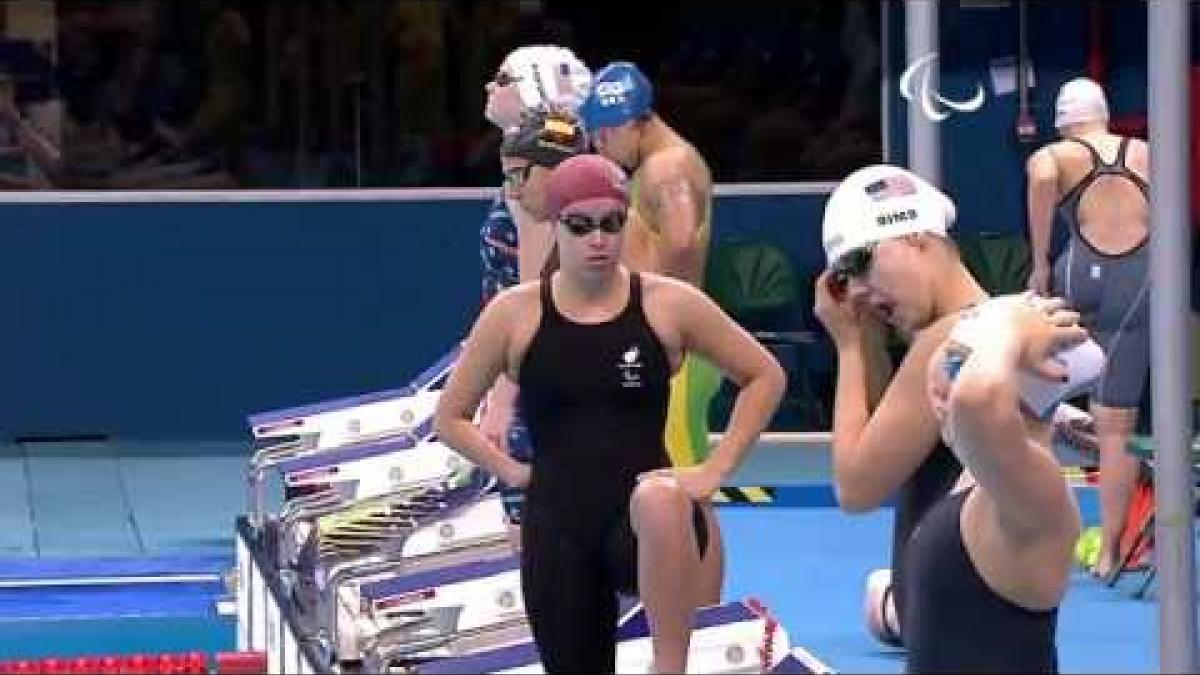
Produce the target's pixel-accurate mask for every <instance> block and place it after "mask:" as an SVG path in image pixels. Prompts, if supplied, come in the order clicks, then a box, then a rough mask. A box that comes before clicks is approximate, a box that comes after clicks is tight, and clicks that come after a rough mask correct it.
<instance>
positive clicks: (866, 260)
mask: <svg viewBox="0 0 1200 675" xmlns="http://www.w3.org/2000/svg"><path fill="white" fill-rule="evenodd" d="M874 254H875V245H874V244H867V245H866V246H860V247H858V248H852V249H850V250H849V251H846V252H845V253H843V254H842V255H841V256H840V257H839V258H838V259H837V260H835V261H833V265H832V266H831V267H830V268H829V272H830V274H832V275H833V280H834V281H835V282H836V283H838V284H841V285H845V284H846V283H847V282H849V281H850V280H851V279H861V278H863V277H864V276H866V274H867V272H868V271H869V270H870V269H871V258H872V257H874Z"/></svg>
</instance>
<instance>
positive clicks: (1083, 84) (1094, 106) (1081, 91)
mask: <svg viewBox="0 0 1200 675" xmlns="http://www.w3.org/2000/svg"><path fill="white" fill-rule="evenodd" d="M1107 121H1108V101H1107V100H1106V99H1105V96H1104V89H1103V88H1102V87H1101V86H1100V85H1099V84H1096V82H1094V81H1093V80H1090V79H1088V78H1086V77H1077V78H1075V79H1073V80H1070V81H1068V82H1066V83H1065V84H1063V86H1062V87H1060V88H1059V90H1058V97H1057V98H1055V100H1054V127H1055V128H1056V129H1062V128H1063V127H1067V126H1070V125H1072V124H1082V123H1084V122H1107Z"/></svg>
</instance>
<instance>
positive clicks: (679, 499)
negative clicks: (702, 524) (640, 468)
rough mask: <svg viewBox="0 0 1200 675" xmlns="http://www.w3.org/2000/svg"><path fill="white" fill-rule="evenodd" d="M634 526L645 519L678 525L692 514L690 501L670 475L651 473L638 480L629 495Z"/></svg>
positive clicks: (684, 491)
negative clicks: (631, 493) (651, 474)
mask: <svg viewBox="0 0 1200 675" xmlns="http://www.w3.org/2000/svg"><path fill="white" fill-rule="evenodd" d="M629 511H630V514H631V515H632V516H633V524H634V529H635V530H636V529H637V527H638V524H639V523H641V524H645V523H649V522H655V523H664V524H678V523H679V522H682V520H683V519H685V518H690V517H691V514H692V500H691V497H690V496H689V495H688V493H687V491H686V490H684V489H683V486H682V485H680V484H679V481H677V480H676V479H675V477H674V476H670V475H653V476H648V477H646V478H644V479H642V480H640V481H638V484H637V485H636V486H635V487H634V489H633V495H632V496H631V497H630V498H629Z"/></svg>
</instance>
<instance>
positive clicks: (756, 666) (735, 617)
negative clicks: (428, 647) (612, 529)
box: [376, 601, 833, 675]
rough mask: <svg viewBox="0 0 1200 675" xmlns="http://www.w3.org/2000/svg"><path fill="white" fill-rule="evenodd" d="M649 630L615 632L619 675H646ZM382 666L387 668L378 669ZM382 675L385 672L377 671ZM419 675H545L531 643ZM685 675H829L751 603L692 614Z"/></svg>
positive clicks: (640, 619)
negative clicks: (728, 674)
mask: <svg viewBox="0 0 1200 675" xmlns="http://www.w3.org/2000/svg"><path fill="white" fill-rule="evenodd" d="M651 658H652V651H651V641H650V633H649V626H648V624H647V622H646V618H645V613H644V610H642V609H641V608H640V607H638V608H637V609H635V610H634V612H633V613H632V614H630V615H627V616H626V617H625V618H624V620H623V621H622V622H621V625H620V626H619V628H618V630H617V672H618V673H645V672H649V668H650V663H651ZM376 665H386V664H376ZM376 672H384V671H376ZM409 672H413V673H421V674H422V675H434V674H437V675H448V674H450V673H512V674H516V673H544V672H545V670H544V669H543V667H542V664H541V662H540V661H539V659H538V654H537V648H536V646H535V645H534V644H533V642H532V641H524V642H519V643H516V644H513V645H509V646H507V647H501V648H498V649H493V650H488V651H482V652H479V653H477V654H472V655H470V656H464V657H456V658H446V659H437V660H430V661H426V662H424V663H421V664H417V665H415V666H410V670H409ZM687 672H689V673H832V672H833V671H831V670H830V669H829V668H828V667H827V666H825V665H824V664H822V663H821V662H820V661H818V660H817V659H816V658H815V657H813V656H812V655H811V654H809V653H808V652H807V651H805V650H803V649H794V648H792V646H791V644H790V642H789V638H788V635H787V632H786V631H785V630H784V629H783V628H782V627H780V626H779V625H778V624H777V623H776V622H775V620H774V619H773V618H772V617H771V616H770V615H769V614H767V613H766V612H765V611H763V610H762V609H761V605H757V603H755V602H753V601H742V602H731V603H726V604H722V605H715V606H712V607H705V608H702V609H700V610H697V612H696V621H695V624H694V627H693V633H692V640H691V648H690V650H689V652H688V670H687Z"/></svg>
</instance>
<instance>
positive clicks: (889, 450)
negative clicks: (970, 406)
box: [832, 320, 949, 513]
mask: <svg viewBox="0 0 1200 675" xmlns="http://www.w3.org/2000/svg"><path fill="white" fill-rule="evenodd" d="M948 330H949V323H948V322H947V321H945V320H943V321H941V322H938V323H936V324H934V325H933V326H930V327H929V328H926V329H925V330H923V331H921V332H919V333H917V334H916V335H915V336H914V339H913V342H912V344H911V345H910V346H909V349H908V352H907V353H906V354H905V357H904V360H903V361H902V362H901V363H900V366H899V368H897V369H896V374H895V377H893V378H892V381H891V383H890V384H888V386H887V389H886V390H884V392H883V397H882V398H881V399H880V400H879V405H878V406H876V407H875V409H874V411H871V410H870V408H869V401H868V396H869V384H868V382H869V378H868V374H867V369H868V368H869V367H870V360H869V359H868V358H867V354H868V353H869V352H868V350H866V349H857V350H852V349H845V350H841V349H839V350H838V377H837V389H836V393H835V402H834V413H833V449H832V456H833V479H834V490H835V492H836V494H837V499H838V505H839V506H840V507H841V508H842V510H844V511H848V512H851V513H861V512H865V511H870V510H872V509H876V508H879V506H880V505H882V504H883V502H884V501H885V500H887V498H888V497H890V496H891V495H892V494H893V493H894V492H895V491H896V489H897V488H899V487H900V486H901V485H902V484H903V483H904V482H906V481H907V480H908V479H909V478H911V477H912V474H913V472H914V471H916V469H917V467H918V466H920V464H921V462H923V461H924V460H925V458H926V457H927V456H928V455H929V453H930V451H931V450H932V448H933V447H934V444H935V443H936V442H937V440H938V437H939V428H938V423H937V419H936V418H935V417H934V415H933V410H932V408H931V407H930V405H929V400H928V397H927V396H926V393H925V365H926V364H927V363H928V362H929V359H930V357H931V356H932V354H933V351H934V349H935V348H936V347H937V345H938V344H939V343H940V341H941V340H942V339H944V337H945V334H946V333H947V332H948Z"/></svg>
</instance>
